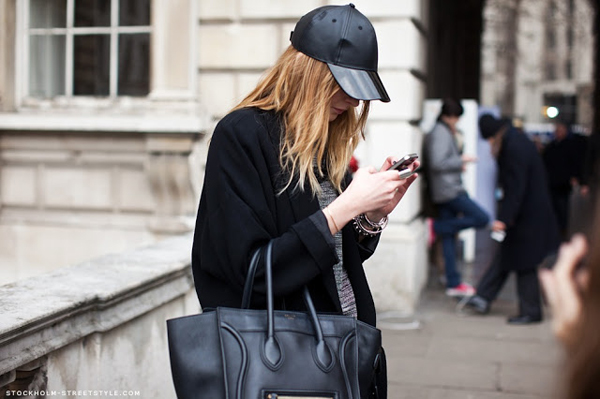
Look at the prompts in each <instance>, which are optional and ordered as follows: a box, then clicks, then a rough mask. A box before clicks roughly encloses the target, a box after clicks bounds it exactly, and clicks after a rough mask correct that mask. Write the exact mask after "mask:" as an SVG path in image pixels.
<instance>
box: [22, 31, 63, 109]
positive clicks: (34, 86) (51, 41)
mask: <svg viewBox="0 0 600 399" xmlns="http://www.w3.org/2000/svg"><path fill="white" fill-rule="evenodd" d="M65 43H66V40H65V36H64V35H54V36H50V35H48V36H45V35H32V36H31V37H30V39H29V95H30V96H33V97H42V98H49V97H54V96H57V95H63V94H65Z"/></svg>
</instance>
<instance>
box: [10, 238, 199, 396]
mask: <svg viewBox="0 0 600 399" xmlns="http://www.w3.org/2000/svg"><path fill="white" fill-rule="evenodd" d="M190 246H191V234H187V235H183V236H180V237H176V238H171V239H168V240H163V241H162V242H161V243H159V244H156V245H153V246H149V247H145V248H140V249H136V250H130V251H127V252H124V253H122V254H119V255H111V256H105V257H101V258H98V259H95V260H93V261H89V262H86V263H82V264H79V265H76V266H72V267H68V268H62V269H59V270H56V271H54V272H50V273H45V274H41V275H39V276H37V277H33V278H30V279H27V280H23V281H20V282H16V283H13V284H8V285H4V286H2V287H0V296H1V297H2V303H1V304H0V313H1V314H2V318H1V319H0V347H2V351H0V392H1V393H0V397H5V393H6V392H7V391H34V392H35V391H44V393H45V394H40V395H38V396H34V397H50V396H52V397H75V398H80V397H88V396H97V397H105V396H130V397H139V398H144V399H153V398H155V399H165V398H174V397H175V392H174V389H173V383H172V379H171V370H170V363H169V353H168V346H167V333H166V320H167V319H170V318H173V317H178V316H180V315H186V314H194V313H198V312H199V311H200V307H199V305H198V300H197V297H196V294H195V292H194V290H193V288H192V287H193V285H192V278H191V270H190V263H189V255H188V254H189V249H190ZM53 391H54V392H58V393H57V394H55V395H51V394H49V393H50V392H53ZM65 391H73V392H75V393H73V394H61V392H65ZM90 392H92V393H90ZM93 392H96V394H94V393H93ZM105 392H110V393H115V392H117V394H110V395H109V394H105ZM123 392H126V394H125V395H123ZM9 396H10V397H14V396H21V397H23V396H26V395H18V394H17V393H16V392H15V393H11V394H8V395H6V397H9ZM27 397H29V396H27Z"/></svg>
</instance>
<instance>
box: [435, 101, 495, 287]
mask: <svg viewBox="0 0 600 399" xmlns="http://www.w3.org/2000/svg"><path fill="white" fill-rule="evenodd" d="M462 114H463V107H462V105H461V104H460V102H459V101H458V100H455V99H452V98H447V99H444V100H443V102H442V109H441V111H440V115H439V116H438V119H437V123H436V124H435V126H434V127H433V129H432V130H431V132H430V133H429V134H427V135H426V136H425V140H424V149H425V157H426V158H425V159H426V164H427V188H428V195H430V196H431V201H432V202H433V203H434V204H435V205H436V208H437V211H438V215H437V217H436V218H435V220H434V223H433V230H434V232H435V233H436V234H438V235H440V236H441V240H442V252H443V254H444V270H445V275H446V295H448V296H451V297H465V296H471V295H473V294H474V293H475V289H474V288H473V287H472V286H471V285H470V284H467V283H465V282H463V281H462V276H461V274H460V271H459V270H458V268H457V265H456V235H457V234H458V233H459V232H460V231H462V230H465V229H468V228H472V227H476V228H482V227H485V226H486V225H487V224H488V222H489V217H488V215H487V213H485V211H484V210H483V209H481V207H480V206H479V205H477V203H475V201H473V200H472V199H471V198H470V197H469V195H468V194H467V190H465V188H464V186H463V182H462V173H463V171H464V169H465V167H466V165H467V164H468V163H470V162H474V161H476V158H475V157H473V156H470V155H464V154H462V148H461V146H460V145H459V139H458V137H459V136H460V132H459V131H458V129H457V124H458V121H459V120H460V117H461V115H462Z"/></svg>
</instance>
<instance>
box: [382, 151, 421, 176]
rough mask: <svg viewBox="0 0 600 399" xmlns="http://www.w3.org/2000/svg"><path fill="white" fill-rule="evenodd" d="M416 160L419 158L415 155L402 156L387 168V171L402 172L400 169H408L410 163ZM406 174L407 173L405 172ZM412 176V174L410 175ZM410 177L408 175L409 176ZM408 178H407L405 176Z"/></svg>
mask: <svg viewBox="0 0 600 399" xmlns="http://www.w3.org/2000/svg"><path fill="white" fill-rule="evenodd" d="M417 158H419V156H418V155H417V154H415V153H412V154H406V155H405V156H403V157H402V158H400V160H399V161H396V162H394V164H393V165H392V166H390V167H389V169H388V170H398V171H400V170H402V169H406V168H408V167H409V165H410V164H411V163H413V162H414V161H415V160H416V159H417ZM407 173H408V172H407ZM411 174H412V173H411ZM409 176H410V175H409ZM406 177H408V176H406Z"/></svg>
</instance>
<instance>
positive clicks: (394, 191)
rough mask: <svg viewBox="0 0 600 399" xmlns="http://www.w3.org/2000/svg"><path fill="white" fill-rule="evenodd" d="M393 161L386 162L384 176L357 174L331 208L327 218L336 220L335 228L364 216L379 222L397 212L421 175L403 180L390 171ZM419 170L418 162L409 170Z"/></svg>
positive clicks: (371, 172)
mask: <svg viewBox="0 0 600 399" xmlns="http://www.w3.org/2000/svg"><path fill="white" fill-rule="evenodd" d="M392 161H393V159H392V158H391V157H389V158H388V159H386V160H385V162H384V164H383V167H382V169H381V170H382V171H381V172H380V171H378V170H377V169H375V168H374V167H366V168H360V169H358V170H357V171H356V173H355V174H354V177H353V179H352V182H351V183H350V185H349V186H348V188H346V190H345V191H344V192H343V193H342V194H340V196H339V197H338V198H337V199H336V200H335V201H333V202H332V203H331V204H330V205H329V206H328V211H327V212H326V216H328V218H329V217H331V218H333V220H334V221H335V223H334V225H337V226H339V227H342V226H344V225H345V224H346V223H348V222H349V221H350V220H352V218H353V217H354V216H356V215H360V214H361V213H367V215H368V217H369V219H370V220H373V221H379V220H381V219H383V218H384V217H385V216H387V215H388V214H389V213H390V212H391V211H393V210H394V208H395V207H396V206H397V205H398V203H399V202H400V200H401V199H402V197H403V196H404V194H405V193H406V191H407V190H408V188H409V187H410V185H411V184H412V183H413V182H414V181H415V179H416V178H417V176H418V175H417V174H414V175H412V176H410V177H408V178H406V179H400V175H399V174H398V171H396V170H387V169H388V168H389V167H390V166H391V165H392V163H393V162H392ZM418 167H419V162H418V161H415V162H413V163H412V164H411V165H410V167H409V168H410V169H411V170H415V169H416V168H418ZM330 226H331V224H330Z"/></svg>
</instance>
